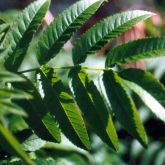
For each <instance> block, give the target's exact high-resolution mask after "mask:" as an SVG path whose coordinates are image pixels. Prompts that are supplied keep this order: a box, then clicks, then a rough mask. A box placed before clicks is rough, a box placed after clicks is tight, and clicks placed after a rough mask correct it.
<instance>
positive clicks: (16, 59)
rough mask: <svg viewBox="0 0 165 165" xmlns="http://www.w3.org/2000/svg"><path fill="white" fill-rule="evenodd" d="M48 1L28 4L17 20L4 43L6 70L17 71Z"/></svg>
mask: <svg viewBox="0 0 165 165" xmlns="http://www.w3.org/2000/svg"><path fill="white" fill-rule="evenodd" d="M49 4H50V0H38V1H35V2H34V3H32V4H30V5H29V6H28V7H27V8H26V9H25V10H24V11H23V12H22V13H21V14H19V15H18V17H17V19H16V20H14V21H13V25H12V26H11V29H10V31H9V33H8V34H7V36H6V38H5V41H4V48H6V51H5V53H4V54H5V61H4V62H5V66H6V68H7V69H9V70H12V71H17V70H18V68H19V66H20V64H21V63H22V61H23V59H24V57H25V54H26V51H27V49H28V46H29V43H30V42H31V40H32V38H33V36H34V34H35V32H36V31H37V29H38V27H39V26H40V24H41V23H42V20H43V18H44V16H45V13H46V11H47V10H48V7H49Z"/></svg>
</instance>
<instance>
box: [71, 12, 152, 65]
mask: <svg viewBox="0 0 165 165" xmlns="http://www.w3.org/2000/svg"><path fill="white" fill-rule="evenodd" d="M153 15H154V14H153V13H151V12H147V11H142V10H134V11H126V12H122V13H119V14H115V15H113V16H110V17H108V18H106V19H104V20H103V21H101V22H99V23H97V24H96V25H95V26H93V27H92V28H90V29H89V30H88V31H87V32H86V33H85V34H84V35H82V36H81V38H80V39H79V40H78V42H76V44H75V47H74V48H73V62H74V64H80V63H82V62H84V61H85V59H86V57H87V55H89V54H94V53H95V52H96V51H97V50H99V49H101V48H102V47H103V46H104V45H105V44H106V43H107V42H108V41H110V40H112V39H114V38H116V37H118V36H119V35H121V34H122V33H123V32H125V31H126V30H128V29H129V28H131V27H133V25H135V24H136V23H138V22H140V21H143V20H145V19H147V18H149V17H151V16H153Z"/></svg>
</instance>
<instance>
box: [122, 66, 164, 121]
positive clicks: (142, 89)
mask: <svg viewBox="0 0 165 165" xmlns="http://www.w3.org/2000/svg"><path fill="white" fill-rule="evenodd" d="M119 75H120V76H121V77H122V78H123V79H125V80H128V81H125V83H126V84H127V86H128V87H129V88H131V89H132V90H133V91H134V92H135V93H137V95H139V97H140V98H141V99H142V100H143V101H144V103H145V104H146V105H147V106H148V107H149V108H150V109H151V110H152V112H153V113H154V114H155V115H156V116H157V117H158V118H160V119H161V120H162V121H164V122H165V88H164V86H163V85H162V84H161V83H160V82H159V81H158V80H157V79H156V78H154V77H153V75H152V74H151V73H149V72H146V71H143V70H139V69H133V68H132V69H126V70H124V71H122V72H120V74H119Z"/></svg>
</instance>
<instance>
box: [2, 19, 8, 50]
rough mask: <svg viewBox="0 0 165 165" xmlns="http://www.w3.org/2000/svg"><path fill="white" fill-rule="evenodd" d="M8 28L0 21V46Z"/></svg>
mask: <svg viewBox="0 0 165 165" xmlns="http://www.w3.org/2000/svg"><path fill="white" fill-rule="evenodd" d="M9 28H10V26H9V25H8V24H6V23H5V22H3V21H2V20H1V19H0V45H1V44H2V42H3V40H4V38H5V36H6V33H7V32H8V30H9ZM0 49H1V46H0Z"/></svg>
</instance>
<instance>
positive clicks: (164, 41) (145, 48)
mask: <svg viewBox="0 0 165 165" xmlns="http://www.w3.org/2000/svg"><path fill="white" fill-rule="evenodd" d="M164 53H165V38H146V39H139V40H136V41H132V42H128V43H126V44H122V45H119V46H117V47H115V48H113V49H112V50H111V51H110V52H109V53H108V54H107V59H106V67H111V66H113V65H115V64H126V63H131V62H134V61H137V60H142V59H146V58H151V57H159V56H163V55H164Z"/></svg>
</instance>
